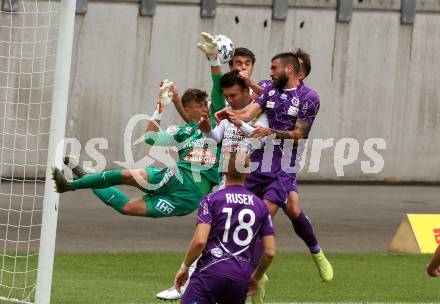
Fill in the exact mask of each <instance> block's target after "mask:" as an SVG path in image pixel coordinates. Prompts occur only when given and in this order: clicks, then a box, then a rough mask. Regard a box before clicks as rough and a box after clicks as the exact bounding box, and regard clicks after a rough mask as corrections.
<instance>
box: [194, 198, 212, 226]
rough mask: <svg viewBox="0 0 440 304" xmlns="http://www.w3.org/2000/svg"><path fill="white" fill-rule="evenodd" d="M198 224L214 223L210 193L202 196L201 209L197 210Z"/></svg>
mask: <svg viewBox="0 0 440 304" xmlns="http://www.w3.org/2000/svg"><path fill="white" fill-rule="evenodd" d="M196 224H210V225H212V213H211V210H210V204H209V195H207V196H205V197H203V198H202V200H201V201H200V205H199V209H198V211H197V220H196Z"/></svg>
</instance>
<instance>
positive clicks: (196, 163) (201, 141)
mask: <svg viewBox="0 0 440 304" xmlns="http://www.w3.org/2000/svg"><path fill="white" fill-rule="evenodd" d="M145 142H146V143H147V144H149V145H156V146H176V147H177V148H178V154H179V160H178V162H177V166H178V167H179V168H183V169H186V170H189V171H191V172H193V173H200V174H201V175H202V176H203V177H205V178H207V179H208V180H210V181H211V182H213V183H214V184H218V183H219V173H218V159H219V157H220V150H221V149H220V145H218V144H217V143H215V144H214V142H213V141H212V140H209V139H207V138H205V137H204V136H203V133H202V132H201V131H200V129H199V127H198V124H197V122H189V123H187V124H185V125H182V126H170V127H168V128H167V130H166V131H158V132H146V133H145Z"/></svg>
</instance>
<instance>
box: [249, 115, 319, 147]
mask: <svg viewBox="0 0 440 304" xmlns="http://www.w3.org/2000/svg"><path fill="white" fill-rule="evenodd" d="M311 128H312V124H310V123H308V122H305V121H302V120H299V119H298V120H297V121H296V123H295V129H293V130H292V131H281V130H275V129H270V128H259V129H256V130H255V131H254V132H252V134H251V137H254V138H260V137H264V136H268V135H273V136H275V138H278V139H293V140H294V141H295V143H296V144H297V143H298V142H299V141H300V140H301V139H305V138H307V137H308V136H309V132H310V129H311Z"/></svg>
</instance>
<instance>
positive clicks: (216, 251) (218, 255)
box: [211, 247, 223, 258]
mask: <svg viewBox="0 0 440 304" xmlns="http://www.w3.org/2000/svg"><path fill="white" fill-rule="evenodd" d="M211 254H212V255H213V256H215V257H216V258H221V257H222V256H223V250H221V249H220V248H218V247H215V248H213V249H211Z"/></svg>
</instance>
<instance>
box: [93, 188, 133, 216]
mask: <svg viewBox="0 0 440 304" xmlns="http://www.w3.org/2000/svg"><path fill="white" fill-rule="evenodd" d="M92 191H93V193H95V195H96V196H97V197H99V199H100V200H101V201H103V202H104V203H105V204H106V205H108V206H110V207H112V208H113V209H115V210H116V211H118V212H119V213H121V214H124V213H123V212H122V209H123V208H124V206H125V205H126V204H127V202H128V201H129V200H130V199H129V198H128V197H127V196H126V195H125V194H124V193H123V192H122V191H119V190H118V189H117V188H115V187H110V188H105V189H92Z"/></svg>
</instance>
